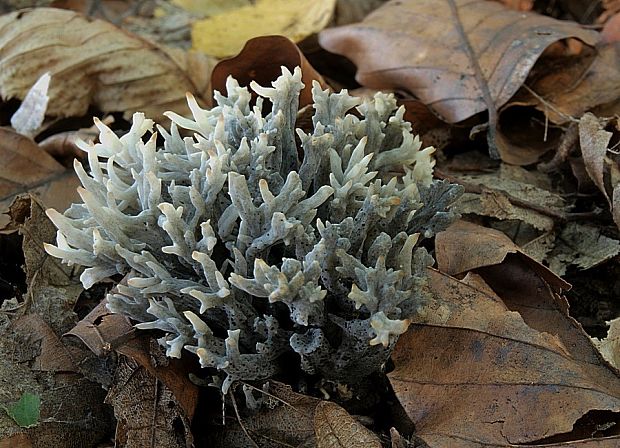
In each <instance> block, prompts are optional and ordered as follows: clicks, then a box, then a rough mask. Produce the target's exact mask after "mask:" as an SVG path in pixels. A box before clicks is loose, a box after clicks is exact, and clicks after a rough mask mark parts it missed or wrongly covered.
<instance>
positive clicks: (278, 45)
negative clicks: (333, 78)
mask: <svg viewBox="0 0 620 448" xmlns="http://www.w3.org/2000/svg"><path fill="white" fill-rule="evenodd" d="M281 66H284V67H286V68H288V69H289V70H290V71H291V72H292V71H293V69H294V68H295V67H297V66H299V67H301V73H302V82H303V83H304V85H305V87H304V89H303V90H302V91H301V93H300V95H299V107H300V108H302V107H304V106H307V105H308V104H312V103H313V101H312V81H318V83H319V84H321V87H322V88H323V89H326V88H328V85H327V83H326V82H325V80H324V79H323V77H322V76H321V75H320V74H319V73H318V72H317V71H316V70H315V69H314V67H312V65H310V62H308V60H307V59H306V57H305V56H304V55H303V53H302V52H301V50H300V49H299V47H297V45H296V44H295V42H293V41H292V40H290V39H289V38H288V37H284V36H261V37H255V38H253V39H250V40H248V41H247V42H246V44H245V46H244V47H243V49H242V50H241V52H240V53H239V54H238V55H237V56H235V57H232V58H230V59H225V60H223V61H220V62H218V63H217V65H216V66H215V67H214V68H213V73H212V74H211V85H212V89H213V90H217V91H219V92H221V93H223V94H225V93H226V79H227V78H228V76H232V77H233V78H235V79H236V80H237V81H239V84H240V85H242V86H249V85H250V82H251V81H256V82H257V83H259V84H260V85H262V86H270V85H271V82H272V81H275V79H276V78H277V77H278V76H280V74H281V73H282V70H281V68H280V67H281Z"/></svg>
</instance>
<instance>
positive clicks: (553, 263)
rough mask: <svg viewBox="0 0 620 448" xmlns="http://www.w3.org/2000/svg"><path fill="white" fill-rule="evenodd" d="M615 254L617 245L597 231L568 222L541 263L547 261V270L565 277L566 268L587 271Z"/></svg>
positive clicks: (619, 245) (591, 227)
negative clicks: (570, 266)
mask: <svg viewBox="0 0 620 448" xmlns="http://www.w3.org/2000/svg"><path fill="white" fill-rule="evenodd" d="M524 250H525V251H526V252H528V251H527V249H526V248H524ZM618 253H620V241H618V240H616V239H613V238H609V237H607V236H605V235H603V234H602V233H601V229H600V228H599V227H595V226H592V225H584V224H578V223H576V222H570V223H568V224H567V225H566V226H564V227H563V228H562V230H561V231H559V232H558V235H557V236H556V238H555V241H554V247H553V249H552V250H551V251H550V252H549V253H548V254H546V255H545V257H543V258H542V259H541V260H540V261H547V262H548V264H549V269H551V270H552V271H553V272H555V273H556V274H558V275H564V274H565V273H566V267H567V266H569V265H575V266H577V267H578V268H579V269H584V270H585V269H590V268H593V267H595V266H598V265H600V264H601V263H604V262H605V261H608V260H611V259H612V258H613V257H615V256H616V255H618Z"/></svg>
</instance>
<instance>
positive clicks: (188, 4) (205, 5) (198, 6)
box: [172, 0, 253, 16]
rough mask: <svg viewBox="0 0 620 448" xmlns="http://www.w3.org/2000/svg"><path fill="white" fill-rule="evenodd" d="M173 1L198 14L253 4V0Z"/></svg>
mask: <svg viewBox="0 0 620 448" xmlns="http://www.w3.org/2000/svg"><path fill="white" fill-rule="evenodd" d="M172 3H173V4H175V5H177V6H180V7H181V8H183V9H185V10H187V11H189V12H191V13H194V14H197V15H201V16H214V15H217V14H221V13H223V12H226V11H231V10H234V9H237V8H241V7H242V6H248V5H251V4H252V3H253V0H209V1H208V2H205V1H204V0H172Z"/></svg>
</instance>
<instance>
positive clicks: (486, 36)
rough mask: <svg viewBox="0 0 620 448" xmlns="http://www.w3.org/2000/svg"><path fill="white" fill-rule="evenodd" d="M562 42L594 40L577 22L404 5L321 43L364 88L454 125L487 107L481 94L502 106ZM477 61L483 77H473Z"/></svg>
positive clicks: (450, 1)
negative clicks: (347, 64) (351, 67)
mask: <svg viewBox="0 0 620 448" xmlns="http://www.w3.org/2000/svg"><path fill="white" fill-rule="evenodd" d="M462 30H464V33H463V31H462ZM567 37H577V38H579V39H581V40H583V41H584V42H585V43H587V44H589V45H593V44H594V43H596V42H597V40H598V38H599V36H598V33H596V32H594V31H588V30H584V29H582V28H581V27H580V26H579V25H578V24H576V23H572V22H567V21H558V20H554V19H551V18H549V17H545V16H541V15H538V14H534V13H528V12H519V11H514V10H510V9H507V8H506V7H504V6H503V5H501V4H499V3H497V2H489V1H483V0H475V1H471V0H442V1H435V0H423V1H421V0H403V1H398V2H389V3H387V4H386V5H385V6H383V7H381V8H379V9H377V10H376V11H374V12H373V13H371V14H370V15H369V16H368V17H367V18H366V19H365V20H364V21H363V22H362V23H360V24H355V25H348V26H345V27H339V28H333V29H327V30H324V31H322V32H321V34H320V42H321V45H323V46H324V47H325V48H326V49H327V50H329V51H332V52H335V53H338V54H343V55H345V56H346V57H348V58H349V59H351V60H352V61H353V62H354V63H355V64H356V65H357V67H358V73H357V80H358V81H359V82H360V83H361V84H363V85H365V86H368V87H373V88H378V89H382V88H393V89H399V88H400V89H404V90H407V91H409V92H412V93H414V94H415V95H416V96H417V97H418V98H420V99H421V100H422V101H423V102H424V103H426V104H428V105H429V106H430V107H431V108H432V109H433V110H434V111H435V112H436V113H437V114H438V115H439V116H442V117H444V118H445V119H446V121H448V122H451V123H454V122H458V121H462V120H464V119H466V118H469V117H471V116H473V115H474V114H476V113H478V112H481V111H484V110H486V109H487V108H488V106H489V105H488V104H486V102H485V100H484V99H483V98H484V96H485V92H484V90H485V89H487V90H488V92H489V94H490V97H491V99H492V103H493V105H494V107H495V108H497V107H500V106H501V105H503V104H504V103H506V102H507V101H508V99H510V97H512V96H513V95H514V93H515V92H516V91H517V89H518V88H519V87H520V86H521V85H522V84H523V82H524V81H525V78H526V77H527V75H528V73H529V71H530V69H531V68H532V66H533V65H534V63H535V62H536V59H537V58H538V57H539V56H540V54H541V53H542V52H543V51H544V50H545V48H546V47H548V46H549V45H550V44H552V43H553V42H556V41H558V40H560V39H565V38H567ZM468 47H470V48H471V50H472V51H473V53H474V54H475V60H473V61H472V59H471V58H470V52H469V51H468ZM476 64H478V65H479V69H480V71H481V74H482V76H483V78H484V79H476V66H475V65H476Z"/></svg>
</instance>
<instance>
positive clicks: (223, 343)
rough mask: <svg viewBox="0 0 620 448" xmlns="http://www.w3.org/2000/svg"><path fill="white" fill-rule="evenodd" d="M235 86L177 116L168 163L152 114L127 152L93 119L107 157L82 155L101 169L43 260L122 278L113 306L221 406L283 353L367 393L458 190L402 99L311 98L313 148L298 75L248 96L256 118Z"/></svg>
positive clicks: (93, 147) (91, 174)
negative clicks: (304, 125) (221, 399)
mask: <svg viewBox="0 0 620 448" xmlns="http://www.w3.org/2000/svg"><path fill="white" fill-rule="evenodd" d="M226 87H227V91H228V95H227V96H223V95H221V94H219V93H217V92H216V94H215V100H216V102H217V106H215V107H214V108H213V109H211V110H204V109H201V108H200V107H199V106H198V104H197V103H196V101H195V100H194V99H193V98H192V97H191V96H189V98H188V101H189V106H190V109H191V111H192V114H193V117H192V118H191V119H190V118H184V117H181V116H179V115H177V114H174V113H172V112H170V113H168V114H167V116H168V117H169V118H170V119H171V120H172V126H171V128H170V130H169V131H166V130H165V129H163V128H162V127H160V126H158V127H157V128H158V130H159V133H160V134H161V136H163V140H164V145H163V148H158V147H157V146H156V139H157V134H156V133H155V132H153V121H151V120H149V119H146V118H145V117H144V115H143V114H141V113H136V114H135V115H134V116H133V124H132V126H131V129H130V130H129V132H128V133H127V134H125V135H123V136H122V137H120V138H119V137H118V136H117V135H116V134H115V133H114V132H112V131H111V130H110V129H109V128H108V127H106V126H105V125H104V124H103V123H101V122H100V121H97V120H95V123H96V125H97V127H98V128H99V130H100V137H99V143H97V144H86V143H81V146H80V147H81V148H82V149H83V150H84V151H86V152H87V153H88V162H89V167H90V170H89V171H88V172H87V170H86V169H85V168H84V167H83V166H82V164H80V163H79V162H76V163H75V171H76V172H77V175H78V176H79V178H80V180H81V183H82V186H83V188H80V189H79V194H80V196H81V198H82V201H83V202H82V203H79V204H73V205H72V206H71V207H70V208H69V209H68V210H66V211H65V212H64V214H61V213H59V212H57V211H56V210H48V216H49V217H50V218H51V220H52V221H53V222H54V224H55V225H56V227H57V228H58V234H57V243H56V246H54V245H47V246H46V250H47V251H48V253H50V254H51V255H53V256H55V257H58V258H61V259H62V260H63V261H64V262H67V263H70V264H77V265H82V266H85V267H86V269H85V270H84V271H83V273H82V275H81V277H80V278H81V281H82V283H83V285H84V287H85V288H89V287H91V286H92V285H94V284H95V283H98V282H100V281H103V280H105V279H108V278H109V277H110V276H114V275H116V274H121V275H124V276H125V279H124V281H123V282H121V283H120V284H118V285H117V287H116V288H115V289H114V290H113V291H112V292H111V293H110V294H108V296H107V302H108V308H109V309H110V310H111V311H113V312H115V313H122V314H124V315H127V316H129V317H130V318H131V319H133V320H134V321H136V322H138V323H137V325H136V327H137V328H140V329H154V330H161V331H162V332H163V336H162V337H161V338H160V339H159V342H160V343H161V345H162V346H164V347H165V349H166V353H167V355H168V356H171V357H180V356H181V354H182V352H183V350H187V351H189V352H192V353H195V354H196V355H197V356H198V359H199V360H200V364H201V366H202V367H204V368H209V369H213V370H212V372H213V374H216V375H219V377H220V378H221V380H222V381H221V387H222V390H223V392H224V393H226V392H227V390H228V389H229V387H230V385H231V383H232V382H234V381H236V380H245V381H250V380H262V379H266V378H270V377H272V376H274V375H276V374H278V373H279V372H281V371H282V369H285V368H287V366H283V365H282V364H283V363H282V362H281V360H282V357H283V355H287V354H288V357H287V359H289V360H290V359H291V354H296V355H295V356H296V357H297V359H298V360H299V367H300V369H301V370H303V372H305V373H307V374H309V375H319V376H320V378H321V379H323V380H325V381H334V382H338V383H346V384H350V385H352V384H355V383H356V382H359V381H362V380H363V379H365V378H368V377H369V375H371V374H373V373H374V372H377V371H379V370H380V369H381V368H382V365H383V364H384V363H385V361H386V360H387V359H388V357H389V355H390V352H391V350H392V348H393V346H394V344H395V342H396V340H397V339H398V336H399V335H400V334H402V333H403V332H405V331H406V330H407V327H408V325H409V320H408V318H410V317H411V316H413V315H414V314H415V313H416V311H417V310H418V309H419V307H420V306H421V305H422V304H423V301H424V300H426V293H425V287H424V284H425V268H426V266H428V265H429V264H430V263H431V262H432V258H431V257H430V256H429V254H428V253H427V252H426V250H425V249H424V248H420V247H419V246H418V243H419V240H420V239H423V238H428V237H430V236H432V235H433V234H434V233H435V232H436V231H438V230H442V229H444V228H445V227H447V225H448V224H449V223H450V222H451V221H452V220H453V219H454V214H453V213H452V212H450V211H449V210H448V207H449V205H450V204H451V203H452V202H453V201H454V200H455V199H456V198H457V197H458V195H459V194H460V190H459V189H458V187H456V186H454V185H451V184H448V183H446V182H440V181H434V180H433V179H432V168H433V165H434V161H433V159H432V157H431V153H432V152H433V148H425V149H421V143H420V141H419V139H418V138H417V137H415V138H414V136H413V135H412V132H411V125H410V123H408V122H406V121H404V120H403V115H404V109H403V108H402V107H400V108H398V107H397V105H396V100H395V98H394V97H393V95H388V94H382V93H378V94H376V95H375V96H374V98H373V99H370V100H361V99H359V98H354V97H351V96H349V95H348V94H347V92H346V91H342V92H341V93H330V92H328V91H326V90H321V88H320V87H319V85H318V84H315V85H314V86H313V90H312V93H313V98H314V106H313V107H314V115H313V117H312V124H313V126H312V129H311V131H310V132H304V131H302V130H300V129H295V122H296V118H297V112H298V97H299V93H300V90H301V89H302V88H303V84H302V82H301V71H300V69H299V68H297V69H295V71H294V72H293V73H290V72H289V71H288V70H286V69H284V68H283V73H282V75H281V76H280V77H279V78H278V79H277V80H276V81H274V82H273V88H265V87H261V86H259V85H257V84H252V86H251V88H252V89H253V90H254V92H256V94H258V100H257V101H256V105H254V106H252V105H251V99H252V95H251V92H250V91H249V90H248V89H247V88H244V87H240V86H239V85H238V83H237V82H236V81H235V80H234V79H232V78H229V79H228V82H227V85H226ZM264 99H268V100H269V101H270V102H271V105H272V110H271V112H269V113H267V114H264V113H263V104H264V103H263V101H264ZM352 110H355V112H354V113H351V111H352ZM178 128H184V129H186V130H189V131H193V137H185V138H183V137H182V136H181V134H180V133H179V130H178ZM298 142H300V143H298ZM289 368H290V367H289Z"/></svg>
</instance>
